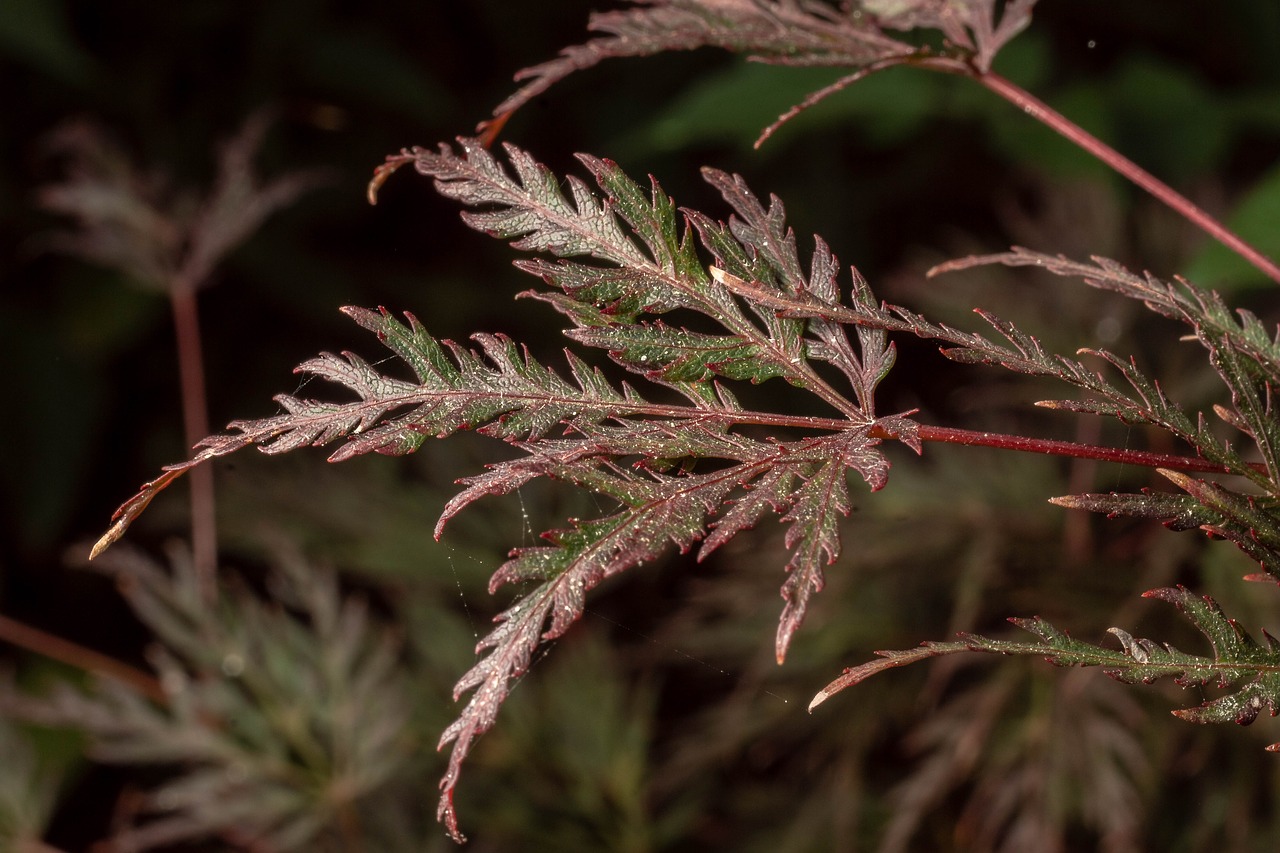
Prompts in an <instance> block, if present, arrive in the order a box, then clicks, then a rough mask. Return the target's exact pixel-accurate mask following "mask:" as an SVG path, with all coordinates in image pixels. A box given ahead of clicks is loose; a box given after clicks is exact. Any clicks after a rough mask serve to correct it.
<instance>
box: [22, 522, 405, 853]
mask: <svg viewBox="0 0 1280 853" xmlns="http://www.w3.org/2000/svg"><path fill="white" fill-rule="evenodd" d="M105 564H106V565H105V566H104V568H106V569H107V570H108V571H110V572H111V573H112V574H114V575H115V576H116V578H117V580H118V581H119V582H120V584H119V585H120V588H121V590H122V592H123V594H124V596H125V598H126V600H127V601H128V603H129V605H130V607H131V608H132V609H133V610H134V612H135V613H136V614H137V616H138V618H139V619H140V620H141V621H142V622H143V623H144V624H145V625H146V626H147V627H148V628H149V629H151V631H152V632H153V634H154V635H155V638H156V640H157V645H156V647H155V648H154V649H153V650H152V651H151V652H150V653H149V654H148V659H149V660H150V661H151V663H152V665H153V667H154V669H155V670H156V674H157V677H158V680H159V682H160V684H161V685H163V687H164V688H165V689H164V691H163V693H162V694H161V695H160V696H159V697H158V698H157V697H151V696H149V695H146V694H145V693H143V692H142V691H139V690H138V689H137V688H136V687H133V686H130V685H127V684H125V683H124V682H122V681H118V680H115V679H110V678H108V679H101V680H99V681H97V682H95V683H92V684H91V685H89V689H87V690H85V689H81V688H79V687H73V686H71V685H70V684H65V683H64V684H60V685H58V686H57V687H56V688H54V689H53V690H51V691H49V692H48V694H47V695H45V696H41V697H39V698H36V697H34V696H24V695H23V694H22V693H20V692H19V691H16V690H13V691H0V696H2V697H3V704H4V705H5V707H4V711H5V712H6V713H7V714H12V715H15V716H17V717H20V718H22V719H25V720H28V721H34V722H37V723H39V724H41V725H53V726H59V727H63V726H65V727H74V728H76V729H79V730H82V731H84V732H85V733H86V736H87V737H88V739H89V741H90V744H91V754H92V755H93V757H95V758H96V759H98V760H100V761H106V762H111V763H128V764H153V765H155V764H158V765H165V766H164V767H161V768H156V769H154V770H152V771H149V774H148V775H149V777H150V778H151V779H152V782H151V783H150V785H149V789H148V790H146V791H143V792H139V795H138V800H139V802H138V804H137V807H136V808H135V809H133V810H131V811H130V814H129V815H127V816H124V819H123V820H122V821H121V823H122V825H121V826H119V827H117V828H116V832H115V833H114V834H113V838H112V841H113V845H114V846H115V847H116V848H117V849H120V850H122V851H123V850H130V851H141V850H150V849H155V848H161V847H163V848H165V849H171V848H172V847H174V846H175V845H178V844H180V843H188V844H189V843H191V842H201V841H213V840H214V839H216V838H223V839H225V838H226V837H229V835H230V834H235V836H236V837H237V838H240V839H241V840H242V842H243V843H244V844H256V845H260V846H262V847H264V848H269V849H273V850H280V851H290V850H297V851H309V850H315V849H316V848H317V846H323V845H322V842H323V840H324V839H325V838H327V837H331V836H334V835H336V834H338V833H340V832H341V829H342V824H343V822H344V821H345V820H349V819H351V818H353V817H354V816H356V815H357V814H359V813H360V812H361V811H362V810H363V809H364V808H365V807H367V806H368V805H369V804H370V803H371V802H374V801H376V799H377V798H378V795H379V794H380V793H385V791H384V786H385V785H386V784H387V783H388V781H389V780H391V779H392V778H394V777H395V776H396V775H397V774H399V773H401V772H403V770H404V769H405V767H406V760H407V759H408V757H409V756H410V755H411V754H412V750H413V749H414V748H415V747H416V744H415V743H414V736H413V734H412V726H411V725H410V715H411V708H410V703H409V701H408V697H407V696H406V695H405V693H404V689H403V688H404V685H405V684H406V680H407V679H408V678H409V674H408V673H407V672H405V671H403V670H402V669H401V664H400V662H399V653H398V648H397V641H396V639H395V637H394V636H393V634H392V633H391V632H389V631H387V630H386V629H385V628H384V627H383V626H381V625H379V624H378V622H377V620H376V619H374V618H373V617H372V616H371V614H370V610H369V608H368V606H367V604H366V603H365V602H363V601H362V600H360V599H358V598H353V597H344V596H342V595H341V594H340V592H339V589H338V582H337V579H336V577H335V576H334V574H333V573H332V572H330V571H327V570H324V569H322V568H317V567H315V566H313V565H309V564H307V563H306V562H305V561H303V559H302V558H301V556H300V555H297V554H294V553H292V552H290V551H288V549H287V548H283V547H282V548H281V549H280V551H279V553H278V554H277V555H276V561H275V564H274V565H273V571H272V573H271V575H270V576H269V582H270V583H271V585H272V592H273V597H272V598H271V600H269V601H268V600H266V599H264V598H263V597H261V596H260V595H258V594H255V593H250V592H248V591H247V589H246V588H245V587H244V586H243V585H237V584H236V583H235V578H234V576H227V577H226V578H224V580H226V581H227V583H224V585H223V587H222V589H223V592H222V593H221V595H220V598H219V600H218V601H217V602H216V603H215V604H214V605H213V606H211V605H210V603H209V602H207V601H206V600H205V599H204V598H203V596H202V594H201V591H200V581H199V578H198V577H197V575H196V573H195V570H194V568H193V565H192V561H191V559H190V557H189V556H187V555H186V554H183V553H181V552H177V551H175V552H174V553H173V555H172V558H171V564H172V566H171V569H170V570H166V569H164V568H162V567H160V566H158V565H156V564H154V563H152V562H151V561H150V560H148V559H146V558H144V557H141V556H140V555H138V554H136V553H132V552H127V551H126V552H117V553H113V554H112V555H111V556H110V557H109V558H108V559H107V560H106V561H105Z"/></svg>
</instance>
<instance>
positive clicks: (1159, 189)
mask: <svg viewBox="0 0 1280 853" xmlns="http://www.w3.org/2000/svg"><path fill="white" fill-rule="evenodd" d="M948 70H949V69H948ZM969 75H970V76H972V77H973V79H975V80H976V81H977V82H979V83H981V84H982V85H983V86H985V87H986V88H987V89H989V90H990V91H992V92H994V93H995V94H997V95H999V96H1000V97H1002V98H1004V99H1005V100H1006V101H1008V102H1009V103H1011V104H1013V105H1014V106H1015V107H1018V108H1019V109H1021V110H1022V111H1023V112H1025V113H1026V114H1027V115H1029V116H1031V117H1032V118H1034V119H1036V120H1038V121H1040V122H1041V123H1043V124H1044V125H1046V126H1047V127H1049V128H1051V129H1053V130H1054V131H1056V132H1057V133H1059V134H1061V135H1062V136H1063V137H1064V138H1065V139H1067V140H1068V141H1070V142H1072V143H1074V144H1075V145H1078V146H1080V147H1081V148H1083V149H1084V150H1085V151H1088V152H1089V153H1090V154H1092V155H1093V156H1095V157H1097V158H1098V159H1099V160H1101V161H1102V162H1103V163H1106V164H1107V165H1108V166H1110V167H1111V168H1112V169H1115V170H1116V171H1117V172H1119V173H1120V174H1121V175H1124V176H1125V177H1126V178H1128V179H1129V180H1131V181H1133V182H1134V183H1135V184H1137V185H1138V186H1139V187H1141V188H1142V189H1144V190H1146V191H1147V192H1148V193H1150V194H1151V195H1153V196H1155V197H1156V198H1157V199H1159V200H1160V201H1162V202H1164V203H1165V204H1166V205H1168V206H1169V207H1171V208H1173V209H1174V210H1176V211H1177V212H1178V213H1180V214H1182V215H1183V216H1184V217H1186V218H1187V219H1188V220H1189V221H1190V222H1191V223H1192V224H1194V225H1195V226H1196V227H1198V228H1200V229H1201V230H1203V231H1204V232H1205V233H1207V234H1208V235H1209V236H1211V237H1213V238H1214V239H1215V240H1217V241H1218V242H1220V243H1222V245H1224V246H1226V247H1227V248H1228V249H1230V250H1231V251H1233V252H1235V253H1236V254H1238V255H1239V256H1240V257H1242V258H1244V259H1245V260H1246V261H1248V262H1249V263H1251V264H1253V265H1254V266H1255V267H1257V269H1258V270H1260V271H1261V272H1262V274H1263V275H1265V276H1267V277H1268V278H1270V279H1271V280H1272V281H1274V282H1276V283H1278V284H1280V265H1278V264H1276V262H1275V261H1273V260H1271V258H1268V257H1267V256H1266V255H1264V254H1263V253H1262V252H1260V251H1258V250H1257V249H1255V248H1254V247H1253V246H1250V245H1249V244H1248V243H1246V242H1245V241H1244V240H1242V239H1240V237H1239V236H1237V235H1236V234H1235V232H1233V231H1231V230H1230V229H1229V228H1227V227H1226V226H1225V225H1223V224H1222V223H1221V222H1219V221H1218V220H1216V219H1214V218H1213V217H1212V216H1210V215H1209V214H1208V213H1206V212H1205V211H1204V210H1202V209H1201V208H1200V207H1198V206H1196V205H1195V204H1193V203H1192V202H1191V200H1190V199H1188V198H1186V197H1185V196H1183V195H1181V194H1180V193H1178V192H1176V191H1175V190H1174V189H1173V188H1172V187H1170V186H1169V185H1168V184H1166V183H1164V182H1163V181H1161V180H1160V179H1159V178H1157V177H1155V176H1154V175H1152V174H1151V173H1150V172H1148V171H1147V170H1145V169H1143V168H1142V167H1141V166H1139V165H1138V164H1137V163H1134V162H1133V161H1132V160H1130V159H1129V158H1127V157H1125V156H1124V155H1123V154H1121V153H1120V152H1118V151H1116V150H1115V149H1114V148H1112V147H1111V146H1109V145H1107V144H1106V143H1105V142H1103V141H1102V140H1100V139H1098V138H1097V137H1096V136H1094V135H1093V134H1091V133H1089V132H1088V131H1087V130H1085V129H1084V128H1082V127H1080V126H1079V125H1078V124H1076V123H1075V122H1073V121H1071V120H1070V119H1069V118H1067V117H1066V116H1064V115H1062V113H1060V112H1058V111H1057V110H1055V109H1053V108H1052V107H1050V106H1049V105H1048V104H1046V103H1045V102H1044V101H1041V100H1040V99H1039V98H1037V97H1036V96H1035V95H1032V94H1031V93H1030V92H1028V91H1027V90H1025V89H1023V88H1021V87H1020V86H1018V85H1016V84H1014V83H1013V82H1011V81H1009V80H1007V79H1005V78H1004V77H1001V76H1000V75H999V74H996V73H994V72H991V71H988V72H986V73H985V74H983V73H975V72H973V71H972V70H970V72H969Z"/></svg>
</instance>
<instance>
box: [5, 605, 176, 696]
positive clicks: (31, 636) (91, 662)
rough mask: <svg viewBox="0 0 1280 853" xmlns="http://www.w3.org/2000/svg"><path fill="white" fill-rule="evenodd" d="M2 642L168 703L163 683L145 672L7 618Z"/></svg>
mask: <svg viewBox="0 0 1280 853" xmlns="http://www.w3.org/2000/svg"><path fill="white" fill-rule="evenodd" d="M0 640H5V641H7V642H9V643H12V644H13V645H15V646H17V647H19V648H22V649H26V650H27V651H31V652H35V653H36V654H40V655H44V656H45V657H47V658H52V659H53V660H56V661H60V662H62V663H65V664H67V665H68V666H72V667H75V668H76V669H80V670H83V671H85V672H91V673H93V674H95V675H101V676H106V677H107V678H114V679H116V680H117V681H122V682H124V683H125V684H128V685H129V686H130V687H132V688H134V689H135V690H137V691H138V692H139V693H141V694H142V695H143V696H146V697H147V698H148V699H151V700H152V701H154V702H157V703H159V704H164V703H166V702H168V697H166V696H165V694H164V691H163V690H161V689H160V682H159V681H157V680H156V679H155V678H153V677H152V676H150V675H148V674H147V673H145V672H143V671H142V670H140V669H134V668H133V667H131V666H129V665H128V664H125V663H121V662H120V661H118V660H116V659H115V658H112V657H108V656H107V655H104V654H102V653H101V652H95V651H94V650H93V649H87V648H85V647H84V646H82V645H79V644H78V643H73V642H71V641H70V640H64V639H63V638H62V637H57V636H54V635H53V634H50V633H47V632H45V631H41V630H40V629H39V628H33V627H31V626H30V625H25V624H23V623H22V622H18V621H16V620H14V619H10V618H9V617H7V616H0Z"/></svg>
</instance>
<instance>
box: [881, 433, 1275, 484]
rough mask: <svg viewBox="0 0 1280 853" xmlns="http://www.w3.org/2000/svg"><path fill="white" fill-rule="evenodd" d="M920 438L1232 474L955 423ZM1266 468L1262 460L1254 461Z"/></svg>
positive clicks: (1201, 464) (1194, 461) (1181, 459)
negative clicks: (982, 429)
mask: <svg viewBox="0 0 1280 853" xmlns="http://www.w3.org/2000/svg"><path fill="white" fill-rule="evenodd" d="M871 435H873V436H875V437H876V438H893V437H894V436H891V435H889V434H888V433H887V432H884V431H882V430H879V429H878V428H875V429H872V430H871ZM919 437H920V440H921V441H940V442H944V443H946V444H963V445H968V446H970V447H998V448H1000V449H1002V450H1020V451H1023V452H1026V453H1043V454H1045V455H1049V456H1067V457H1071V458H1074V459H1098V460H1101V461H1103V462H1118V463H1120V464H1122V465H1141V466H1143V467H1146V468H1171V469H1175V470H1179V471H1198V472H1202V473H1209V474H1230V473H1232V471H1231V470H1230V469H1229V468H1227V467H1226V466H1224V465H1219V464H1217V463H1215V462H1210V461H1208V460H1206V459H1201V458H1199V457H1195V456H1174V455H1172V454H1168V453H1152V452H1151V451H1148V450H1129V449H1127V448H1120V447H1105V446H1102V445H1097V444H1078V443H1076V442H1074V441H1058V440H1056V439H1050V438H1030V437H1028V436H1025V435H1006V434H1004V433H998V432H977V431H975V430H968V429H956V428H955V427H942V426H930V425H928V424H920V432H919ZM1254 467H1255V468H1258V469H1260V470H1263V468H1262V465H1261V463H1257V464H1255V465H1254Z"/></svg>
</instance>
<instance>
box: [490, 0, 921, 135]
mask: <svg viewBox="0 0 1280 853" xmlns="http://www.w3.org/2000/svg"><path fill="white" fill-rule="evenodd" d="M635 6H636V8H631V9H625V10H619V11H615V12H597V13H594V14H592V15H591V19H590V22H589V24H588V27H589V28H590V29H591V30H592V31H593V32H598V33H605V34H606V35H604V36H601V37H600V38H596V39H594V40H592V41H589V42H587V43H586V44H582V45H575V46H573V47H568V48H565V49H564V50H562V51H561V52H560V56H558V57H557V58H555V59H553V60H551V61H549V62H544V63H542V64H541V65H536V66H533V67H532V68H526V69H524V70H523V71H521V72H520V73H519V74H517V75H516V79H517V80H518V81H529V82H527V83H525V85H524V86H523V87H521V89H520V90H519V91H517V92H516V93H515V94H513V95H512V96H511V97H509V98H507V100H505V101H503V102H502V103H501V104H499V105H498V107H497V108H496V109H495V110H494V115H495V116H502V115H504V114H506V113H509V112H511V111H512V110H516V109H519V108H520V107H521V106H523V105H524V104H526V103H528V102H529V100H530V99H532V98H535V97H537V96H538V95H540V94H541V93H543V92H545V91H546V90H547V89H549V88H550V87H551V86H553V85H554V84H555V83H557V82H559V81H560V80H563V79H564V78H565V77H567V76H569V75H570V74H572V73H574V72H576V71H582V70H585V69H587V68H591V67H592V66H594V65H596V64H598V63H599V62H601V61H603V60H605V59H613V58H619V57H629V56H651V55H653V54H656V53H664V52H667V51H676V50H694V49H696V48H700V47H719V48H723V49H725V50H730V51H733V52H735V53H744V54H747V55H749V56H751V57H753V58H756V59H762V60H764V61H766V62H774V63H778V64H786V65H830V66H834V67H857V66H861V65H867V64H869V63H872V62H876V61H881V60H884V59H888V58H891V57H906V56H910V55H912V54H913V53H915V52H916V47H915V46H914V45H911V44H908V43H906V42H902V41H899V40H897V39H894V38H892V37H890V36H887V35H885V34H884V33H883V32H881V31H880V30H879V28H877V27H876V26H875V24H874V21H873V20H872V18H871V16H867V15H860V16H856V17H855V16H852V15H847V14H842V13H840V12H838V11H836V10H834V9H831V8H830V7H827V6H824V5H821V4H818V3H810V2H798V0H641V2H637V3H636V4H635Z"/></svg>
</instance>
